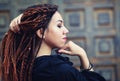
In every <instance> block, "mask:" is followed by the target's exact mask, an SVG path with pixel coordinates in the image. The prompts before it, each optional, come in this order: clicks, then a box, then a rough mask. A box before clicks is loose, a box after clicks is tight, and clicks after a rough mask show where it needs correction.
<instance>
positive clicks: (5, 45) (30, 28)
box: [0, 4, 57, 81]
mask: <svg viewBox="0 0 120 81" xmlns="http://www.w3.org/2000/svg"><path fill="white" fill-rule="evenodd" d="M56 11H57V6H56V5H50V4H41V5H35V6H31V7H28V8H27V9H26V10H25V11H24V13H23V16H22V18H21V23H20V24H19V28H20V31H19V33H14V32H13V31H12V30H8V32H7V33H6V34H5V36H4V38H3V40H2V41H1V46H0V58H1V59H0V60H1V65H2V81H31V80H32V79H31V71H32V65H33V63H34V59H35V57H36V54H37V52H38V49H39V48H40V46H41V41H42V38H41V39H40V38H39V37H38V36H37V35H36V31H37V30H38V29H40V28H42V29H43V31H44V30H45V29H46V28H47V26H48V24H49V22H50V19H51V17H52V15H53V14H54V13H55V12H56ZM43 34H44V33H43Z"/></svg>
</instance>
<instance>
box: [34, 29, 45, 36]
mask: <svg viewBox="0 0 120 81" xmlns="http://www.w3.org/2000/svg"><path fill="white" fill-rule="evenodd" d="M36 34H37V36H38V37H40V38H42V35H43V29H39V30H37V31H36Z"/></svg>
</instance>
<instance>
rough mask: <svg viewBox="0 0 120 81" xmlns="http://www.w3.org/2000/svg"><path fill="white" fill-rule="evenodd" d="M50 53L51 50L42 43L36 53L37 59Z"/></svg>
mask: <svg viewBox="0 0 120 81" xmlns="http://www.w3.org/2000/svg"><path fill="white" fill-rule="evenodd" d="M51 51H52V48H51V47H50V46H48V45H47V44H46V43H45V42H44V41H43V42H42V44H41V47H40V49H39V51H38V54H37V57H40V56H44V55H51Z"/></svg>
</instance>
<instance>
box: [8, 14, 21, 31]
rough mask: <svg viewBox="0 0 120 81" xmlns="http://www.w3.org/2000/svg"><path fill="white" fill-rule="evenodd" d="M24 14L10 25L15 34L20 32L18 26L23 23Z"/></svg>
mask: <svg viewBox="0 0 120 81" xmlns="http://www.w3.org/2000/svg"><path fill="white" fill-rule="evenodd" d="M22 15H23V14H20V15H19V16H17V17H16V18H14V19H13V20H12V21H11V23H10V29H11V30H12V31H13V32H15V33H16V32H18V31H19V30H20V28H19V26H18V24H20V22H21V17H22Z"/></svg>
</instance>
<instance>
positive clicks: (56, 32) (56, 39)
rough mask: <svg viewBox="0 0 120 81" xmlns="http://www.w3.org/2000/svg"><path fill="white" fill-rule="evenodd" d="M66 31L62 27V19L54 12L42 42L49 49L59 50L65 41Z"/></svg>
mask: <svg viewBox="0 0 120 81" xmlns="http://www.w3.org/2000/svg"><path fill="white" fill-rule="evenodd" d="M68 32H69V31H68V29H67V28H66V27H65V26H64V21H63V18H62V17H61V15H60V13H59V12H55V13H54V15H53V16H52V18H51V21H50V23H49V25H48V28H47V29H46V30H45V34H44V36H45V38H44V41H45V43H46V44H47V45H49V46H50V47H51V48H56V47H57V48H61V47H63V46H64V44H65V42H66V41H67V36H66V34H67V33H68Z"/></svg>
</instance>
